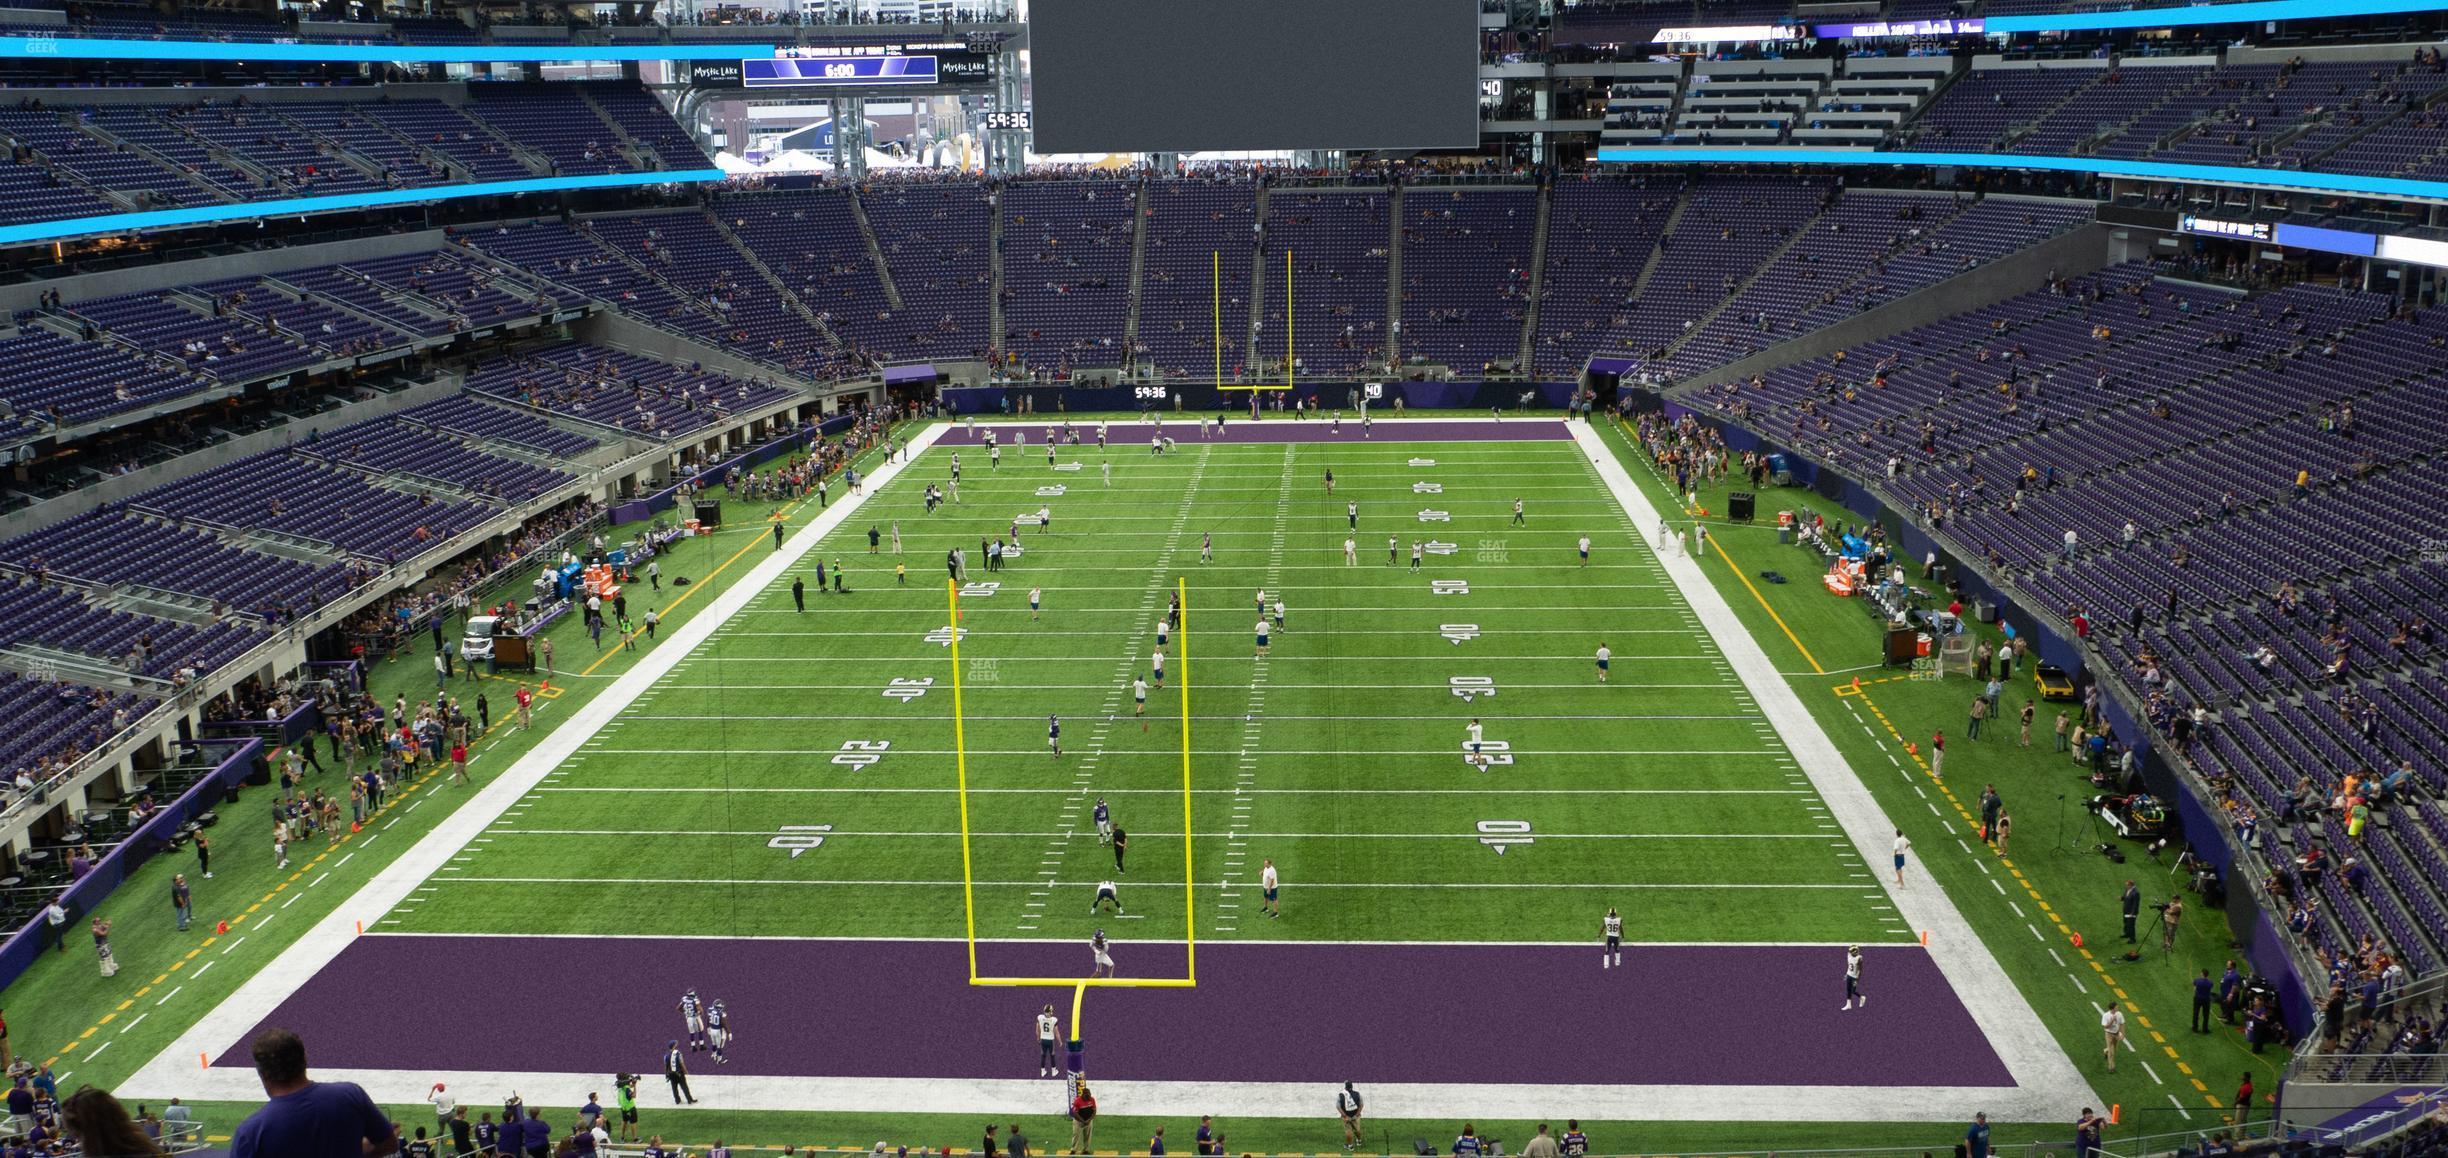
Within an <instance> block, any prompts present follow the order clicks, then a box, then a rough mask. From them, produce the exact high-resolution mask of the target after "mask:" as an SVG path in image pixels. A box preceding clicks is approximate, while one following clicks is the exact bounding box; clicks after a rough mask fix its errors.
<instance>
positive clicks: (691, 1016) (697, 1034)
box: [680, 989, 705, 1052]
mask: <svg viewBox="0 0 2448 1158" xmlns="http://www.w3.org/2000/svg"><path fill="white" fill-rule="evenodd" d="M680 1023H681V1024H682V1025H685V1026H687V1027H688V1043H689V1049H690V1051H692V1052H694V1051H696V1050H701V1049H704V1048H705V1007H704V1006H703V1005H702V1004H700V1003H699V1002H698V1000H697V991H696V990H694V989H691V990H689V991H688V992H686V993H683V994H681V995H680Z"/></svg>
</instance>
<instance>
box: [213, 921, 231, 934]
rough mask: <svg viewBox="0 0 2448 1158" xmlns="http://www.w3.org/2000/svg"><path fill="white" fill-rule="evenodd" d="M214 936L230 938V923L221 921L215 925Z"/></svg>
mask: <svg viewBox="0 0 2448 1158" xmlns="http://www.w3.org/2000/svg"><path fill="white" fill-rule="evenodd" d="M213 935H214V936H217V937H227V936H229V922H228V921H221V922H219V923H216V924H215V925H213Z"/></svg>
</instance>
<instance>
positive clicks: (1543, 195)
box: [1513, 185, 1555, 373]
mask: <svg viewBox="0 0 2448 1158" xmlns="http://www.w3.org/2000/svg"><path fill="white" fill-rule="evenodd" d="M1554 209H1555V188H1554V187H1553V186H1551V185H1541V186H1539V191H1538V224H1537V225H1535V226H1533V227H1532V229H1533V232H1532V233H1531V234H1530V301H1529V304H1528V305H1527V306H1525V307H1524V308H1523V310H1522V330H1521V347H1520V349H1519V350H1518V351H1516V352H1515V354H1514V363H1513V364H1514V365H1515V366H1518V367H1520V368H1521V369H1522V372H1523V373H1528V372H1529V370H1530V366H1531V361H1530V360H1531V358H1532V357H1534V356H1535V355H1536V354H1537V351H1538V322H1539V299H1540V298H1542V297H1545V296H1547V219H1548V216H1549V215H1550V214H1551V213H1552V212H1553V211H1554Z"/></svg>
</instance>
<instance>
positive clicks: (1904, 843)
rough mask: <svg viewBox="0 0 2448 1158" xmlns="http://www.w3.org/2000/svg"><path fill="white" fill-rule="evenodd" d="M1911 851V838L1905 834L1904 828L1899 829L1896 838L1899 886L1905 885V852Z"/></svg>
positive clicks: (1896, 871) (1896, 868)
mask: <svg viewBox="0 0 2448 1158" xmlns="http://www.w3.org/2000/svg"><path fill="white" fill-rule="evenodd" d="M1911 851H1912V840H1911V838H1909V837H1907V836H1905V835H1904V830H1903V829H1901V828H1899V829H1897V830H1896V838H1895V881H1896V887H1897V888H1902V887H1903V886H1904V854H1905V853H1908V852H1911Z"/></svg>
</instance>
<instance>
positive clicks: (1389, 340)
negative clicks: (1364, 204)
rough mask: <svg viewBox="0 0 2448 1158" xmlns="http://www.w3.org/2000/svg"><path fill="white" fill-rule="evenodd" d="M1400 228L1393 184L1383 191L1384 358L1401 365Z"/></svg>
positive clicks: (1399, 198)
mask: <svg viewBox="0 0 2448 1158" xmlns="http://www.w3.org/2000/svg"><path fill="white" fill-rule="evenodd" d="M1402 231H1403V187H1402V186H1400V185H1396V186H1395V187H1394V188H1393V189H1392V190H1390V191H1389V192H1387V194H1386V312H1385V341H1386V347H1385V357H1386V362H1387V363H1388V364H1389V365H1394V366H1400V365H1402V287H1403V270H1402V260H1403V258H1402V254H1403V243H1402V242H1403V235H1402ZM1295 308H1297V303H1295Z"/></svg>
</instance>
